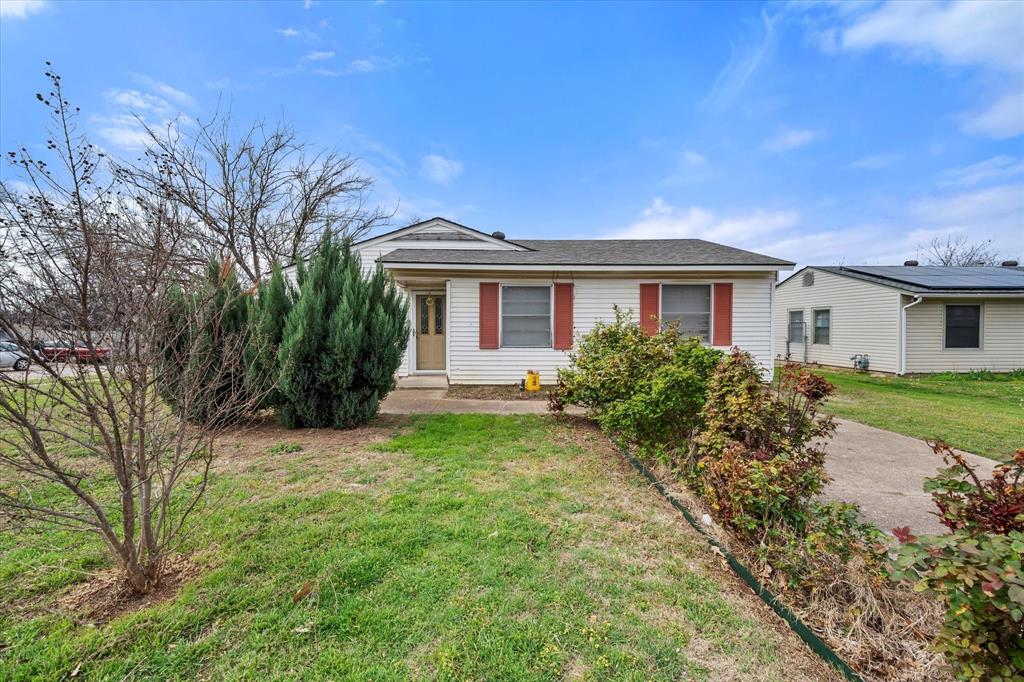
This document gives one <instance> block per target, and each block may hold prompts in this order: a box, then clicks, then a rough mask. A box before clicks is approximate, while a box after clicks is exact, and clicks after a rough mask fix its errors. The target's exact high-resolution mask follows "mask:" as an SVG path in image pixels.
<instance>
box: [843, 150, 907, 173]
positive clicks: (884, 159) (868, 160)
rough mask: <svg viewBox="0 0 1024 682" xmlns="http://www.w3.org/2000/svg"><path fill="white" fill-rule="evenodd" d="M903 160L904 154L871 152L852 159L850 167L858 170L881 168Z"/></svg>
mask: <svg viewBox="0 0 1024 682" xmlns="http://www.w3.org/2000/svg"><path fill="white" fill-rule="evenodd" d="M902 160H903V155H902V154H869V155H868V156H862V157H860V158H859V159H856V160H855V161H851V162H850V164H849V167H850V168H854V169H856V170H881V169H882V168H888V167H889V166H891V165H893V164H894V163H897V162H899V161H902Z"/></svg>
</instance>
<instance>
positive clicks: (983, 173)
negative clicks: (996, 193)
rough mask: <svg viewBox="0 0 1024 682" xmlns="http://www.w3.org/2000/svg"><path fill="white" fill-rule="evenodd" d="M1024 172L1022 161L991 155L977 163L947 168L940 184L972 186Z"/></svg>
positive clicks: (945, 185) (1023, 162) (1010, 157)
mask: <svg viewBox="0 0 1024 682" xmlns="http://www.w3.org/2000/svg"><path fill="white" fill-rule="evenodd" d="M1021 174H1024V161H1022V160H1021V159H1016V158H1014V157H1012V156H1006V155H1000V156H993V157H992V158H991V159H985V160H984V161H979V162H978V163H972V164H971V165H969V166H962V167H959V168H947V169H946V170H945V171H943V173H942V177H941V180H940V182H939V184H940V185H942V186H944V187H951V186H959V187H972V186H974V185H980V184H982V183H985V182H988V181H990V180H1006V179H1009V178H1012V177H1015V176H1018V175H1021Z"/></svg>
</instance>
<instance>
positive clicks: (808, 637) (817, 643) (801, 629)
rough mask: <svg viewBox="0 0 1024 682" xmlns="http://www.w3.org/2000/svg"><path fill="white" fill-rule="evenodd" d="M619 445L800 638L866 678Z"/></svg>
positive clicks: (851, 675)
mask: <svg viewBox="0 0 1024 682" xmlns="http://www.w3.org/2000/svg"><path fill="white" fill-rule="evenodd" d="M615 446H616V447H617V448H618V449H619V452H621V453H622V456H623V457H625V458H626V461H628V462H629V463H630V464H632V465H633V468H634V469H636V470H637V471H639V472H640V473H641V474H643V476H644V478H646V479H647V480H648V481H649V482H650V484H651V485H652V486H654V489H655V490H657V491H658V493H659V494H660V495H661V496H662V497H664V498H665V499H666V500H668V502H669V504H671V505H672V506H673V507H675V508H676V510H678V511H679V512H680V513H682V515H683V517H684V518H685V519H686V521H687V523H689V524H690V525H691V526H692V527H693V529H694V530H696V531H697V532H698V533H700V534H701V535H702V536H703V537H704V539H705V540H707V542H708V544H709V545H711V546H712V547H714V548H715V549H717V550H718V551H719V552H721V554H722V556H724V557H725V560H726V562H727V563H728V564H729V568H731V569H732V570H733V573H735V574H736V575H738V576H739V577H740V578H742V579H743V582H745V583H746V584H747V585H748V586H750V589H752V590H753V591H754V593H755V594H756V595H757V596H758V597H760V598H761V601H763V602H764V603H765V604H767V605H768V606H770V607H771V609H772V610H773V611H775V613H776V614H778V615H779V617H780V618H782V619H783V620H784V621H786V623H787V624H788V625H789V627H790V629H792V630H793V632H795V633H796V634H797V636H799V637H800V639H802V640H803V641H804V643H805V644H806V645H807V646H809V647H810V648H811V651H813V652H814V653H815V654H817V655H818V657H819V658H821V659H822V660H823V661H825V662H826V663H828V664H829V665H831V666H833V667H835V668H836V669H838V670H839V672H841V673H842V674H843V676H844V677H846V679H848V680H852V681H854V682H863V678H861V676H860V675H858V674H857V673H856V672H854V671H853V668H851V667H850V666H849V664H848V663H846V661H844V660H843V659H842V658H840V657H839V654H837V653H836V652H835V651H833V650H832V648H831V647H830V646H829V645H828V644H826V643H825V642H824V641H822V639H821V638H820V637H818V636H817V635H816V634H814V632H813V631H812V630H811V629H810V628H809V627H807V624H805V623H804V622H803V621H802V620H800V618H799V617H798V616H797V615H796V614H795V613H793V612H792V611H790V610H789V608H788V607H787V606H786V605H785V604H783V603H782V601H781V600H780V599H779V598H778V597H777V596H775V595H774V594H772V592H771V591H770V590H769V589H768V588H767V587H765V586H764V585H762V584H761V582H760V581H759V580H758V579H757V578H756V577H754V574H753V573H751V572H750V570H749V569H748V568H747V567H746V566H744V565H743V564H742V563H741V562H740V561H739V559H737V558H736V557H734V556H733V555H732V553H731V552H730V551H729V550H728V549H726V547H725V546H724V545H722V543H720V542H719V541H718V540H716V539H715V538H714V537H712V536H711V534H710V533H708V532H707V531H706V530H704V528H702V527H701V525H700V524H699V523H698V522H697V519H695V518H694V517H693V515H692V514H691V513H690V510H689V509H687V508H686V506H685V505H683V504H682V503H681V502H680V501H679V500H677V499H676V498H675V497H673V496H672V495H670V494H669V491H668V489H667V488H665V486H664V484H662V483H661V481H659V480H658V479H657V478H656V477H655V476H654V474H653V473H652V472H651V470H650V469H648V468H647V467H646V466H645V465H644V464H643V463H642V462H640V461H639V460H637V459H636V458H635V457H633V455H631V454H630V453H629V450H628V449H626V448H625V447H623V446H622V444H620V443H618V442H615Z"/></svg>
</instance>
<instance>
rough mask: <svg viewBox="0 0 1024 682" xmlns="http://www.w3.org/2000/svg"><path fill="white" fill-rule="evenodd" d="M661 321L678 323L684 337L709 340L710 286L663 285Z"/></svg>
mask: <svg viewBox="0 0 1024 682" xmlns="http://www.w3.org/2000/svg"><path fill="white" fill-rule="evenodd" d="M661 319H662V320H663V321H665V322H678V323H679V331H680V332H682V333H683V334H684V335H685V336H696V337H697V338H698V339H701V340H702V341H710V340H711V285H710V284H663V285H662V287H661Z"/></svg>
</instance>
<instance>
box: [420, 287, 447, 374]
mask: <svg viewBox="0 0 1024 682" xmlns="http://www.w3.org/2000/svg"><path fill="white" fill-rule="evenodd" d="M444 329H445V319H444V296H443V295H437V294H417V295H416V369H418V370H431V369H433V370H438V369H444Z"/></svg>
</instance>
